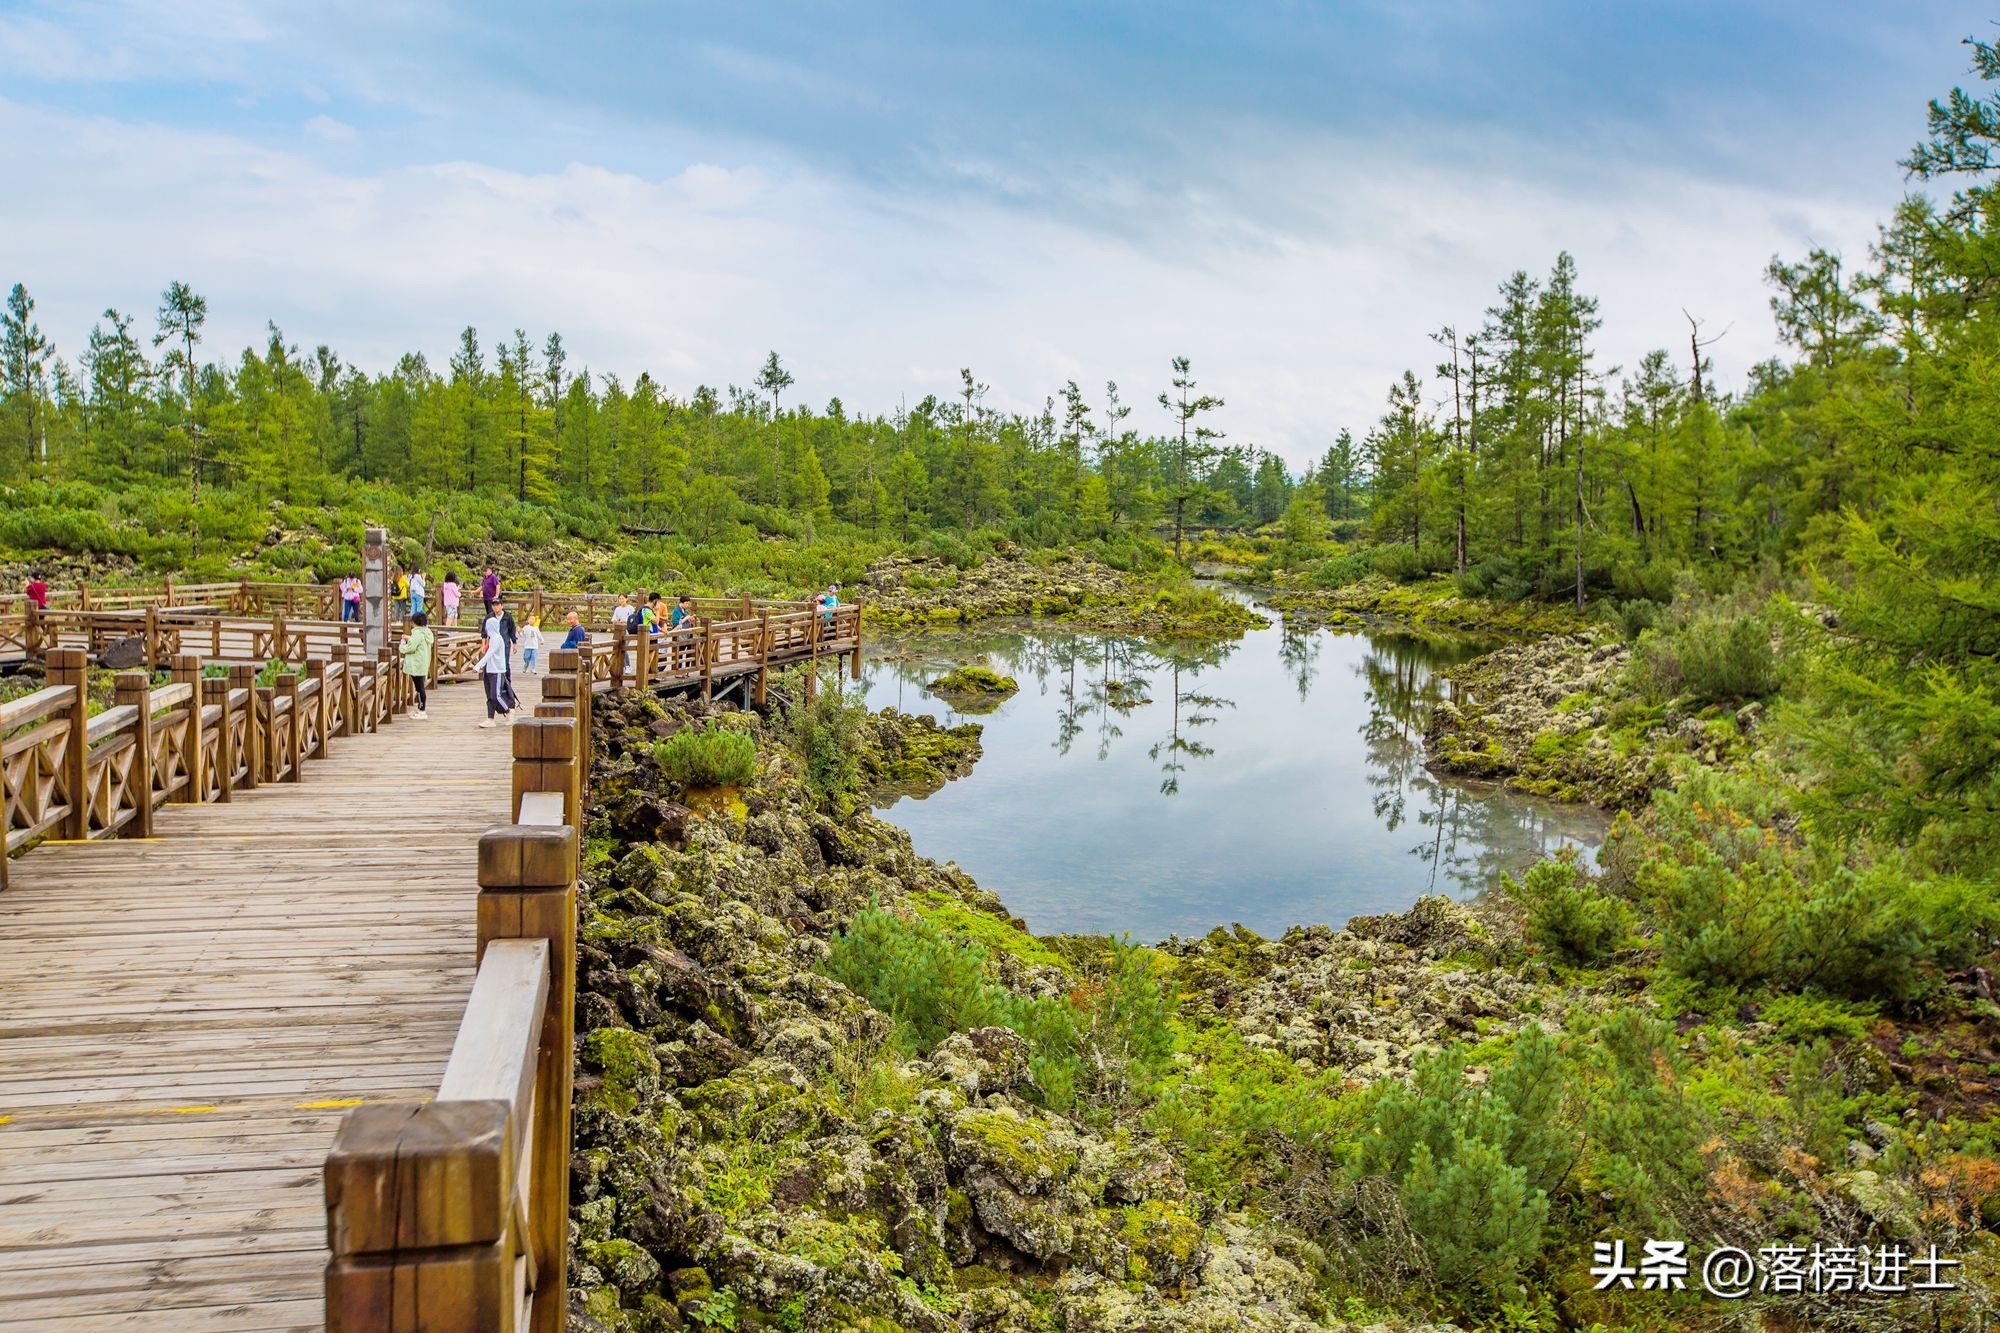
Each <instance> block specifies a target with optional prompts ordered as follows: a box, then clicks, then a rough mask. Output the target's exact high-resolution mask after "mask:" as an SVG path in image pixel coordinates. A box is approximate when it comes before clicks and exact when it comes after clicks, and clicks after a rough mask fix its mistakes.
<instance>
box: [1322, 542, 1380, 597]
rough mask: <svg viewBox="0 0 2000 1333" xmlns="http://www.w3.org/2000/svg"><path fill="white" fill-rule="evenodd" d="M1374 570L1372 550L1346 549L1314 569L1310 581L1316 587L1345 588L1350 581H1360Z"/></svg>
mask: <svg viewBox="0 0 2000 1333" xmlns="http://www.w3.org/2000/svg"><path fill="white" fill-rule="evenodd" d="M1374 572H1375V553H1374V552H1373V551H1370V550H1359V551H1346V552H1343V553H1342V554H1340V555H1337V556H1334V557H1333V558H1332V559H1330V560H1328V561H1326V562H1325V563H1323V564H1321V565H1320V567H1319V568H1318V569H1315V570H1314V571H1313V572H1312V583H1313V586H1314V587H1318V588H1345V587H1346V586H1348V585H1349V584H1351V583H1359V582H1361V580H1363V579H1365V578H1367V577H1368V576H1369V575H1371V574H1373V573H1374Z"/></svg>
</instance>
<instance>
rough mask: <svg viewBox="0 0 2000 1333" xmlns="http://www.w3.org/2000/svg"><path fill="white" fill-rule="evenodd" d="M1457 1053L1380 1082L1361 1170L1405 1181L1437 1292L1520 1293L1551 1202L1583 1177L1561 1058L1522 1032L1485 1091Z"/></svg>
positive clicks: (1408, 1209)
mask: <svg viewBox="0 0 2000 1333" xmlns="http://www.w3.org/2000/svg"><path fill="white" fill-rule="evenodd" d="M1466 1063H1467V1061H1466V1053H1465V1049H1464V1048H1463V1047H1459V1046H1454V1047H1452V1048H1450V1049H1448V1050H1445V1051H1440V1052H1435V1053H1432V1054H1429V1055H1425V1056H1422V1057H1420V1058H1419V1059H1418V1061H1417V1064H1416V1069H1415V1072H1414V1077H1413V1079H1412V1081H1411V1082H1410V1083H1409V1084H1404V1083H1401V1082H1399V1081H1397V1080H1393V1079H1390V1080H1384V1081H1383V1082H1382V1083H1380V1084H1377V1085H1376V1088H1377V1089H1379V1091H1377V1092H1376V1094H1375V1096H1374V1100H1373V1102H1372V1105H1371V1108H1370V1115H1369V1132H1368V1133H1366V1134H1364V1135H1363V1136H1362V1138H1361V1145H1360V1155H1359V1158H1358V1160H1357V1162H1356V1164H1355V1168H1354V1169H1355V1172H1356V1173H1357V1174H1358V1175H1360V1176H1364V1177H1365V1176H1380V1177H1386V1178H1388V1179H1390V1180H1392V1181H1394V1182H1395V1184H1396V1187H1397V1191H1398V1193H1399V1195H1400V1196H1401V1199H1402V1205H1403V1210H1404V1213H1405V1214H1406V1216H1407V1219H1408V1222H1409V1227H1410V1230H1411V1232H1412V1233H1413V1234H1414V1235H1415V1236H1416V1237H1418V1238H1420V1240H1421V1243H1422V1245H1423V1247H1424V1249H1425V1250H1426V1251H1427V1252H1428V1254H1429V1256H1430V1260H1431V1264H1432V1268H1433V1271H1434V1272H1435V1274H1436V1277H1437V1281H1438V1284H1439V1285H1440V1286H1441V1287H1443V1288H1445V1289H1448V1290H1457V1291H1465V1292H1483V1293H1485V1295H1486V1297H1487V1298H1488V1299H1489V1300H1493V1299H1497V1298H1499V1297H1500V1296H1501V1295H1502V1294H1504V1293H1507V1292H1510V1291H1511V1290H1512V1288H1513V1285H1514V1283H1515V1281H1516V1280H1517V1278H1518V1277H1519V1275H1520V1273H1521V1271H1522V1270H1523V1269H1524V1268H1526V1267H1527V1266H1528V1265H1529V1264H1530V1263H1531V1262H1533V1261H1534V1260H1535V1258H1536V1257H1537V1256H1538V1255H1539V1254H1540V1253H1541V1248H1542V1225H1543V1223H1544V1222H1545V1221H1546V1220H1547V1218H1548V1212H1549V1192H1550V1191H1551V1190H1553V1189H1555V1188H1556V1187H1557V1185H1559V1184H1560V1183H1561V1182H1562V1181H1563V1179H1564V1178H1565V1177H1567V1176H1568V1175H1569V1173H1570V1171H1571V1170H1572V1169H1573V1168H1574V1167H1575V1165H1576V1163H1577V1161H1578V1159H1579V1157H1580V1156H1581V1153H1582V1142H1581V1135H1580V1134H1579V1133H1578V1129H1577V1127H1576V1126H1575V1125H1574V1124H1573V1123H1572V1122H1571V1121H1570V1118H1569V1117H1568V1116H1567V1115H1566V1114H1565V1111H1564V1106H1563V1098H1564V1090H1565V1087H1566V1086H1567V1082H1566V1080H1565V1079H1564V1077H1563V1076H1562V1060H1561V1056H1560V1053H1559V1050H1558V1048H1557V1045H1556V1042H1555V1040H1554V1039H1553V1038H1552V1037H1550V1036H1549V1034H1548V1033H1547V1032H1546V1031H1544V1030H1543V1029H1542V1028H1541V1027H1540V1026H1539V1025H1535V1024H1530V1025H1529V1026H1528V1027H1526V1028H1524V1029H1523V1030H1522V1031H1521V1034H1520V1036H1519V1037H1518V1038H1517V1039H1516V1040H1515V1042H1514V1045H1513V1049H1512V1050H1511V1051H1510V1052H1509V1053H1508V1055H1507V1057H1506V1059H1505V1060H1503V1061H1501V1062H1499V1063H1497V1064H1495V1066H1494V1067H1493V1069H1492V1071H1491V1073H1490V1074H1489V1076H1488V1078H1487V1080H1486V1082H1485V1083H1484V1084H1483V1085H1480V1084H1474V1083H1473V1082H1471V1081H1470V1080H1468V1079H1467V1078H1466Z"/></svg>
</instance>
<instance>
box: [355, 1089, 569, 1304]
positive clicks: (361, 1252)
mask: <svg viewBox="0 0 2000 1333" xmlns="http://www.w3.org/2000/svg"><path fill="white" fill-rule="evenodd" d="M564 1054H565V1056H567V1054H568V1052H564ZM562 1063H563V1064H564V1065H565V1067H567V1065H568V1060H567V1059H565V1060H564V1061H563V1062H562ZM512 1111H513V1108H512V1107H511V1106H510V1105H509V1104H508V1103H506V1102H504V1101H436V1102H380V1103H377V1104H375V1105H372V1106H359V1107H356V1108H355V1109H354V1110H352V1111H350V1112H348V1114H347V1118H346V1119H345V1120H343V1121H341V1123H340V1132H339V1134H338V1136H337V1137H336V1138H335V1139H334V1143H333V1151H332V1152H330V1153H329V1154H327V1159H326V1178H325V1180H326V1231H327V1248H328V1249H329V1250H330V1251H332V1254H333V1257H332V1259H331V1260H329V1261H328V1263H327V1266H326V1327H327V1333H515V1331H516V1330H517V1329H519V1327H520V1326H519V1323H518V1318H519V1314H518V1309H517V1306H516V1297H515V1292H516V1287H517V1280H516V1276H515V1272H514V1254H513V1247H512V1246H511V1245H509V1244H508V1243H507V1241H508V1234H509V1231H510V1226H509V1224H510V1222H511V1221H512V1218H513V1213H514V1209H515V1194H516V1191H517V1189H518V1185H517V1183H516V1179H515V1164H514V1161H513V1157H514V1153H513V1146H512V1143H511V1141H510V1138H511V1136H510V1134H509V1126H508V1120H509V1117H510V1115H511V1113H512ZM541 1118H542V1117H541V1114H540V1112H539V1110H538V1111H537V1114H536V1116H535V1119H536V1121H537V1122H538V1123H539V1122H540V1120H541ZM567 1125H568V1122H567V1120H565V1122H564V1127H565V1129H567ZM562 1201H563V1203H564V1204H565V1205H567V1203H568V1192H567V1191H563V1199H562ZM535 1308H536V1312H537V1314H538V1315H539V1313H540V1311H541V1308H542V1302H541V1301H540V1300H537V1301H536V1302H535ZM554 1313H555V1317H556V1318H558V1319H560V1318H561V1317H562V1313H563V1312H562V1309H561V1307H560V1306H557V1307H556V1308H555V1311H554ZM536 1323H537V1326H539V1325H540V1320H539V1319H537V1321H536ZM555 1327H558V1328H559V1327H561V1325H560V1324H558V1325H555Z"/></svg>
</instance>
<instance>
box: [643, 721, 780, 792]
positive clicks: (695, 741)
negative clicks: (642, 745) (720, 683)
mask: <svg viewBox="0 0 2000 1333" xmlns="http://www.w3.org/2000/svg"><path fill="white" fill-rule="evenodd" d="M653 756H654V758H656V759H657V760H659V763H660V771H661V772H662V773H664V774H666V776H667V778H668V779H669V780H671V781H673V782H677V783H679V784H680V785H681V786H683V787H741V786H744V785H746V784H748V783H750V782H753V781H755V780H756V777H757V742H756V740H755V739H753V738H752V737H751V735H750V733H748V732H746V731H738V730H735V729H733V728H724V727H721V726H717V725H716V724H714V723H710V724H708V725H706V726H701V727H687V728H683V729H682V730H680V731H677V732H675V733H674V734H673V735H671V736H669V737H667V739H665V740H663V741H660V742H658V743H656V744H655V745H654V746H653Z"/></svg>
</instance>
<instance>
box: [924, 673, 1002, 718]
mask: <svg viewBox="0 0 2000 1333" xmlns="http://www.w3.org/2000/svg"><path fill="white" fill-rule="evenodd" d="M924 688H925V689H927V690H929V691H930V692H931V693H932V694H935V695H936V696H937V697H938V698H940V699H942V700H944V701H945V702H946V703H948V704H950V705H951V706H952V707H953V708H956V709H957V710H958V711H959V712H961V713H986V712H991V711H992V710H993V709H995V708H998V707H999V706H1000V705H1001V704H1002V703H1004V702H1005V701H1006V700H1007V699H1009V698H1012V697H1013V696H1014V694H1016V693H1017V692H1018V691H1019V690H1020V688H1021V682H1019V681H1017V680H1015V679H1014V678H1013V677H1012V676H1003V675H1001V674H1000V673H999V672H997V671H995V670H993V669H992V668H991V667H988V666H985V665H982V664H980V663H977V662H974V663H968V664H966V665H965V666H961V667H956V668H954V669H952V670H950V671H947V672H945V673H944V674H943V675H942V676H939V677H938V678H937V679H936V680H934V681H932V682H931V683H930V684H929V685H926V686H925V687H924Z"/></svg>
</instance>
